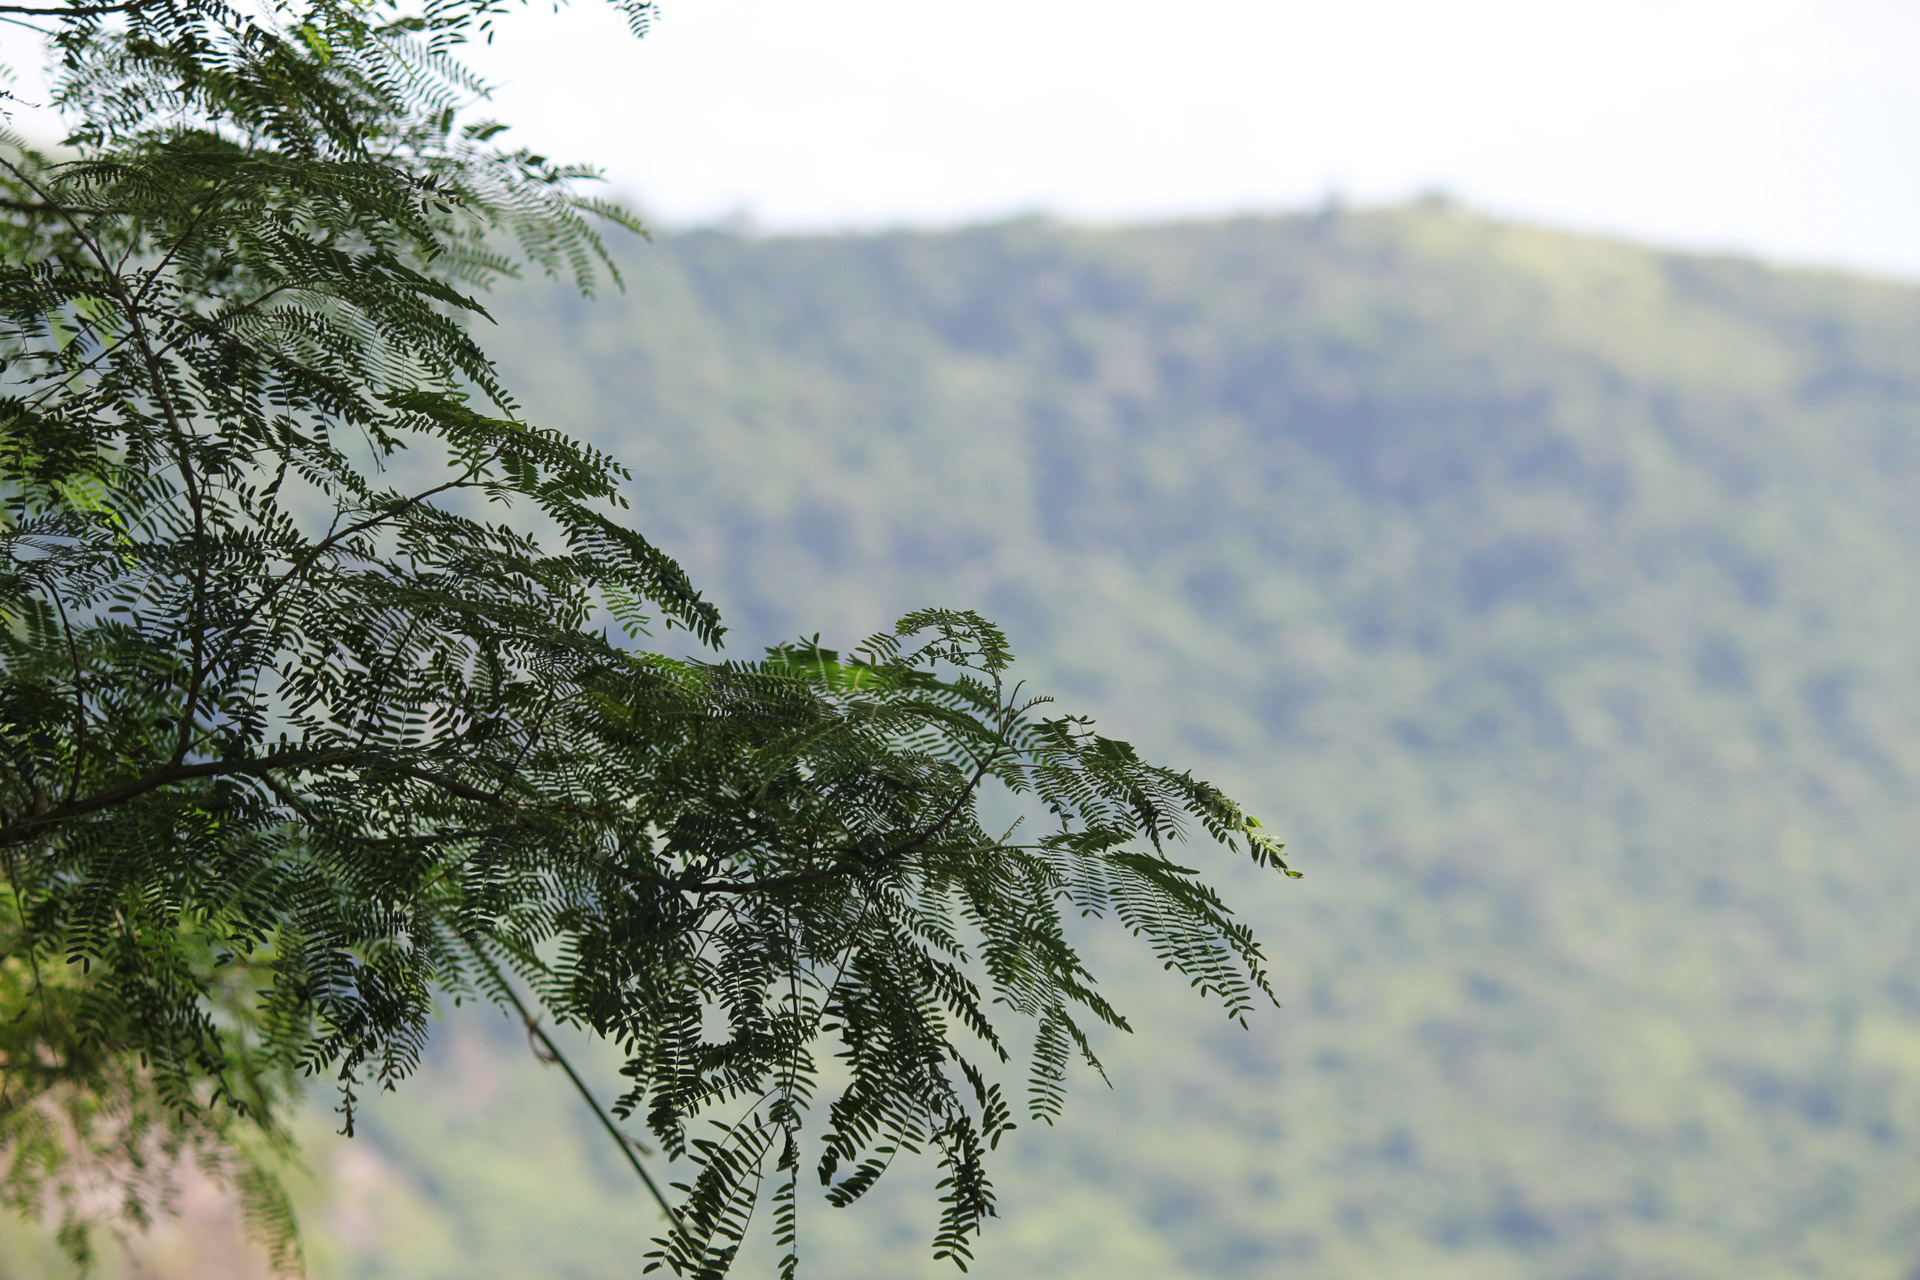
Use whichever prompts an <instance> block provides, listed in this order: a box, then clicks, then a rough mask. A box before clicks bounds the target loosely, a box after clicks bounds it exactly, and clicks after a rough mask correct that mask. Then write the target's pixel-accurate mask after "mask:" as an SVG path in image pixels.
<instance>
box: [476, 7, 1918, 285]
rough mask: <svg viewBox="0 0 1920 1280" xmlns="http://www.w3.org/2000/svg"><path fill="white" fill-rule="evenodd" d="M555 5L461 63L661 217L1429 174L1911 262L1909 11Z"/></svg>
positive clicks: (1131, 210)
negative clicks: (645, 19)
mask: <svg viewBox="0 0 1920 1280" xmlns="http://www.w3.org/2000/svg"><path fill="white" fill-rule="evenodd" d="M661 3H662V12H661V17H660V19H659V21H658V23H657V24H656V26H655V27H654V29H653V31H652V33H651V34H649V35H648V36H647V38H646V39H645V40H644V41H642V42H639V43H635V42H634V41H632V40H631V39H630V38H628V37H627V36H626V35H625V34H624V32H623V30H622V29H621V26H620V22H619V19H618V18H617V17H616V16H615V15H614V14H613V11H612V10H611V9H610V8H606V7H603V6H599V5H595V4H593V3H591V0H577V3H576V5H575V8H574V9H572V10H570V11H567V12H563V13H561V14H560V15H558V16H555V15H553V14H551V13H550V12H546V11H544V10H543V11H539V12H534V13H527V14H522V15H517V16H515V17H513V18H511V19H510V20H508V22H507V23H506V25H504V26H503V27H502V30H501V35H500V37H499V40H498V42H497V44H496V46H495V47H494V48H493V49H491V50H487V51H484V52H483V54H482V56H481V57H480V58H478V59H476V61H477V62H479V63H480V64H481V65H482V66H483V67H484V69H485V70H486V71H487V72H488V74H489V75H491V76H492V77H493V78H495V79H496V80H497V81H499V82H501V83H502V89H501V92H500V94H499V96H498V99H497V106H498V114H499V115H500V117H501V118H502V119H505V120H508V121H511V122H516V123H518V124H519V125H520V126H521V128H520V132H521V133H522V134H523V136H524V137H525V138H526V140H528V141H531V142H535V143H537V144H539V145H540V146H542V147H543V148H545V147H551V148H553V149H555V150H556V151H557V152H558V153H560V154H563V155H567V156H580V157H582V158H591V159H593V160H595V161H597V162H598V163H600V164H602V165H603V166H605V168H606V169H607V171H608V173H609V175H610V176H611V177H612V178H613V179H614V182H615V185H616V186H617V187H618V188H619V189H620V190H622V191H623V192H625V193H627V194H629V195H630V196H632V197H634V198H636V199H637V200H638V201H639V202H640V203H641V204H642V205H643V206H644V207H645V208H646V209H648V210H649V211H650V212H651V214H652V215H653V216H654V217H656V218H658V219H660V220H661V221H663V222H667V223H687V222H697V221H709V220H714V219H718V218H724V217H727V216H729V215H733V216H741V215H744V216H746V217H748V218H750V219H751V220H752V221H753V222H755V223H757V224H759V225H760V226H762V227H764V228H766V229H769V230H782V229H792V228H838V227H864V226H875V225H891V224H898V223H913V224H949V223H953V222H958V221H963V220H969V219H975V218H983V217H993V216H997V215H1003V214H1008V213H1014V212H1030V211H1046V212H1052V213H1056V214H1061V215H1065V216H1069V217H1075V218H1083V219H1096V220H1118V219H1134V218H1160V217H1167V216H1177V215H1189V214H1211V213H1224V212H1231V211H1245V210H1267V209H1284V208H1289V207H1298V206H1302V205H1307V204H1313V203H1317V202H1319V201H1321V200H1323V199H1325V198H1326V197H1327V196H1328V195H1329V194H1330V193H1337V194H1339V195H1340V196H1341V197H1342V198H1344V199H1347V200H1349V201H1352V202H1356V203H1371V202H1376V201H1382V200H1392V199H1398V198H1403V197H1405V196H1408V195H1410V194H1414V193H1417V192H1420V191H1423V190H1430V189H1442V190H1445V191H1447V192H1449V193H1451V194H1453V195H1455V196H1457V197H1459V198H1461V199H1463V200H1464V201H1466V202H1468V203H1469V204H1472V205H1475V206H1478V207H1480V208H1483V209H1488V210H1492V211H1495V212H1499V213H1503V214H1510V215H1516V216H1521V217H1525V218H1529V219H1537V220H1542V221H1547V222H1552V223H1557V224H1561V225H1567V226H1573V227H1580V228H1588V229H1596V230H1602V231H1611V232H1619V233H1624V234H1627V235H1631V236H1636V237H1640V238H1644V239H1651V240H1657V241H1662V242H1667V243H1673V244H1682V245H1690V246H1707V247H1715V248H1729V249H1738V250H1745V251H1751V252H1757V253H1761V254H1764V255H1767V256H1771V257H1777V258H1784V259H1791V260H1801V261H1812V262H1825V263H1834V264H1841V265H1848V266H1854V267H1860V268H1865V269H1868V270H1875V271H1883V272H1895V273H1899V274H1902V275H1907V276H1913V277H1920V0H1824V2H1821V0H1311V2H1308V0H1184V2H1183V3H1179V4H1166V3H1148V2H1147V0H943V2H938V3H936V2H935V0H661Z"/></svg>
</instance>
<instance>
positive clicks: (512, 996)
mask: <svg viewBox="0 0 1920 1280" xmlns="http://www.w3.org/2000/svg"><path fill="white" fill-rule="evenodd" d="M466 943H467V947H468V949H469V950H471V951H472V952H473V957H474V959H476V960H478V961H479V962H480V963H481V964H483V965H485V966H486V968H487V971H488V972H489V973H490V974H492V975H493V980H494V984H495V986H496V987H497V988H498V989H499V990H500V991H501V992H502V993H504V994H505V995H506V997H507V1000H508V1001H509V1002H510V1003H511V1004H512V1005H513V1007H514V1011H515V1012H517V1013H518V1014H519V1015H520V1021H521V1022H523V1023H525V1024H526V1028H527V1034H528V1035H529V1036H532V1037H533V1038H534V1039H536V1040H538V1041H539V1042H540V1047H541V1048H542V1049H543V1050H544V1051H545V1052H546V1055H547V1058H546V1060H547V1061H549V1062H554V1063H558V1064H559V1067H560V1069H561V1070H562V1071H564V1072H566V1073H567V1079H569V1080H571V1081H572V1082H573V1087H574V1089H575V1090H576V1091H577V1092H578V1093H579V1094H580V1099H581V1101H583V1102H585V1103H586V1104H587V1109H588V1110H589V1111H591V1112H593V1118H594V1119H595V1120H598V1121H599V1122H600V1127H601V1128H603V1129H605V1130H606V1131H607V1136H608V1137H610V1138H612V1139H613V1144H614V1145H615V1146H616V1147H619V1148H620V1154H621V1155H623V1156H625V1157H626V1160H627V1163H628V1164H629V1165H630V1166H632V1168H633V1171H634V1172H635V1173H637V1174H639V1175H640V1181H641V1182H642V1183H644V1184H646V1188H647V1192H648V1194H650V1195H651V1196H652V1197H653V1200H654V1203H655V1204H657V1205H659V1206H660V1212H661V1213H663V1214H665V1215H666V1216H667V1222H668V1223H669V1224H670V1225H671V1226H672V1227H673V1230H674V1233H675V1234H676V1235H678V1236H679V1237H680V1239H681V1240H682V1241H683V1242H684V1243H686V1244H688V1245H692V1244H693V1237H692V1236H691V1235H689V1234H688V1232H687V1228H686V1225H685V1224H684V1223H682V1222H681V1221H680V1215H679V1214H677V1213H675V1212H674V1209H673V1206H672V1205H671V1204H669V1203H668V1202H667V1197H666V1195H665V1194H664V1193H662V1192H661V1190H660V1184H659V1183H657V1182H655V1181H654V1180H653V1175H652V1174H650V1173H648V1172H647V1166H645V1165H643V1164H641V1163H640V1157H639V1155H638V1154H637V1153H635V1151H634V1149H633V1143H632V1142H631V1141H630V1140H629V1139H628V1138H627V1135H626V1134H624V1133H622V1132H620V1129H619V1126H617V1125H615V1124H614V1123H613V1118H612V1117H611V1116H609V1115H608V1114H607V1113H606V1111H604V1110H603V1109H602V1108H601V1106H600V1104H599V1102H598V1101H596V1100H595V1099H594V1096H593V1091H592V1090H591V1089H589V1088H588V1087H587V1082H586V1081H584V1080H582V1079H581V1078H580V1073H579V1072H578V1071H575V1070H574V1069H573V1064H572V1063H571V1062H569V1061H567V1055H566V1054H564V1053H562V1052H560V1046H559V1045H557V1044H555V1043H554V1042H553V1037H552V1036H549V1035H548V1034H547V1032H546V1029H545V1028H544V1027H542V1026H541V1025H540V1021H539V1019H537V1018H535V1017H534V1016H533V1012H532V1011H531V1010H530V1009H528V1008H527V1005H526V1002H525V1001H523V1000H522V999H521V998H520V993H519V992H518V991H515V990H514V989H513V984H512V983H511V982H509V981H508V980H507V979H506V977H505V975H503V974H502V973H501V972H500V967H499V966H498V965H496V964H495V963H494V962H493V958H492V957H491V956H489V955H487V954H486V952H485V951H484V950H483V949H482V948H481V947H480V945H479V944H478V943H477V942H475V941H474V940H473V939H472V938H468V939H466Z"/></svg>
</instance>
